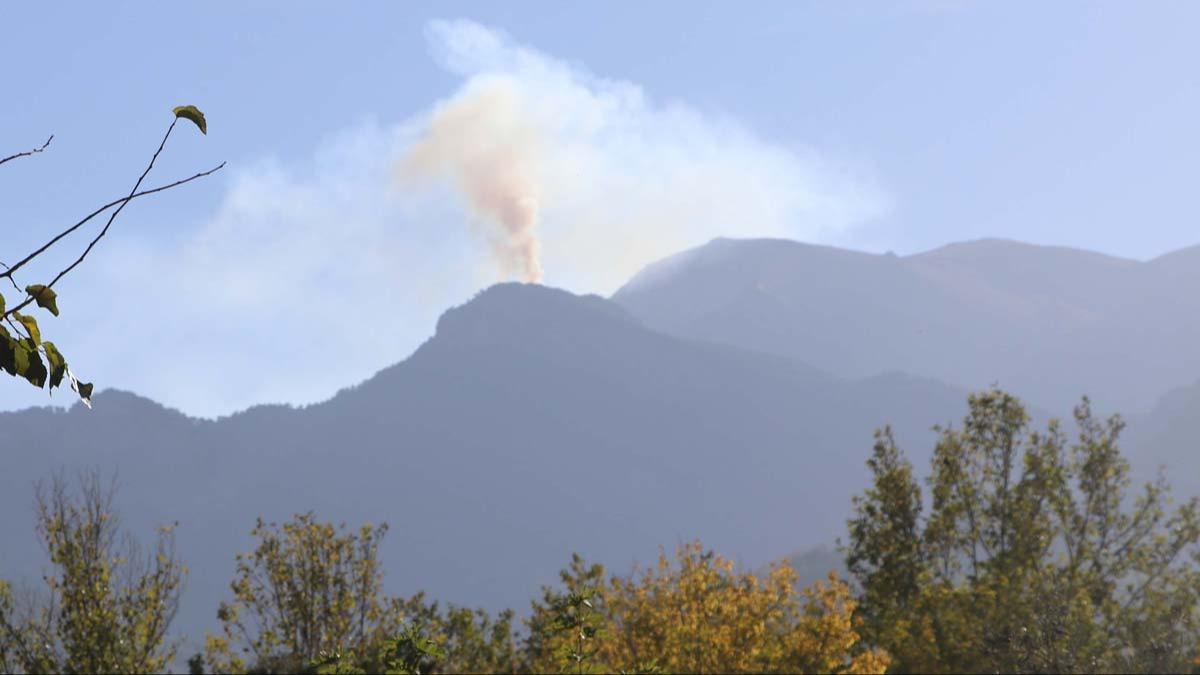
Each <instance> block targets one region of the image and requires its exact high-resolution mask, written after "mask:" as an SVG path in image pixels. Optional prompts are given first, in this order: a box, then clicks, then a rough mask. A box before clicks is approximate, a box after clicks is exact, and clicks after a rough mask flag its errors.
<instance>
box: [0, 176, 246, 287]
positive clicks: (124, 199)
mask: <svg viewBox="0 0 1200 675" xmlns="http://www.w3.org/2000/svg"><path fill="white" fill-rule="evenodd" d="M224 167H225V162H221V163H220V164H218V165H217V166H214V167H213V168H211V169H209V170H208V171H201V172H200V173H197V174H195V175H192V176H188V177H187V178H184V179H181V180H177V181H175V182H174V183H168V184H167V185H160V186H158V187H156V188H151V189H149V190H142V191H141V192H136V193H134V194H131V195H129V196H128V197H122V198H120V199H114V200H113V201H111V202H109V203H107V204H105V205H104V206H101V207H100V208H98V209H96V210H95V211H92V212H91V213H89V214H88V215H86V216H84V218H83V220H80V221H79V222H77V223H75V224H74V225H72V226H70V227H68V228H67V229H65V230H63V231H62V232H60V233H59V234H58V235H57V236H55V237H54V238H53V239H51V240H50V241H48V242H46V243H45V244H43V245H42V247H41V248H39V249H38V250H36V251H34V252H33V253H30V254H29V255H27V256H25V257H24V258H22V259H21V260H20V261H18V262H17V263H16V264H14V265H13V266H12V267H8V269H7V270H5V271H4V272H2V273H0V278H4V277H8V278H9V279H11V278H12V275H13V273H14V272H16V271H17V270H19V269H21V268H22V267H23V266H24V265H25V264H26V263H28V262H29V261H31V260H33V259H34V258H36V257H38V256H39V255H41V254H43V253H45V252H46V249H48V248H50V247H51V246H53V245H55V244H57V243H58V242H59V240H60V239H62V238H63V237H65V236H67V235H69V234H71V233H72V232H74V231H75V230H78V229H79V228H81V227H83V226H84V225H85V224H87V223H88V222H90V221H91V220H92V218H95V217H96V216H98V215H100V214H101V213H104V212H105V211H107V210H109V209H111V208H112V207H114V206H118V205H122V206H123V205H124V204H127V203H129V202H131V201H133V200H135V199H137V198H138V197H145V196H146V195H152V194H154V193H156V192H162V191H163V190H170V189H171V188H174V187H179V186H180V185H183V184H184V183H190V182H192V181H194V180H197V179H199V178H204V177H205V176H210V175H212V174H214V173H216V172H218V171H220V170H221V169H222V168H224ZM0 264H3V263H0ZM6 267H7V265H6Z"/></svg>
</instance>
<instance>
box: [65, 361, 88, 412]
mask: <svg viewBox="0 0 1200 675" xmlns="http://www.w3.org/2000/svg"><path fill="white" fill-rule="evenodd" d="M67 379H68V380H70V381H71V391H73V392H75V393H76V394H79V400H80V401H83V404H84V405H86V406H87V407H88V410H91V409H92V383H91V382H80V381H79V380H78V379H77V378H76V377H75V373H72V372H71V369H70V368H67Z"/></svg>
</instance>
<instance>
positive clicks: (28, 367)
mask: <svg viewBox="0 0 1200 675" xmlns="http://www.w3.org/2000/svg"><path fill="white" fill-rule="evenodd" d="M173 112H174V115H175V117H174V119H173V120H172V122H171V126H170V127H168V128H167V132H166V134H164V135H163V138H162V141H161V142H160V143H159V144H158V149H157V150H155V152H154V155H153V156H152V157H151V158H150V163H149V164H148V165H147V166H146V169H145V170H144V171H143V172H142V175H141V176H139V177H138V179H137V182H136V183H134V185H133V189H132V190H130V191H129V194H128V195H126V196H125V197H123V198H121V199H116V200H113V201H111V202H109V203H108V204H105V205H104V206H101V207H100V208H98V209H96V210H95V211H92V212H91V213H90V214H88V215H87V216H85V217H84V218H83V219H82V220H80V221H79V222H77V223H75V224H74V225H71V226H70V227H68V228H67V229H65V230H63V231H62V232H60V233H59V234H57V235H55V236H54V237H52V238H51V239H50V240H49V241H48V242H46V243H45V244H43V245H41V246H39V247H38V248H37V249H36V250H34V251H33V252H31V253H29V254H28V255H26V256H25V257H23V258H21V259H19V260H16V261H15V262H13V264H11V265H9V264H6V263H3V262H0V267H3V271H0V282H2V281H5V280H7V282H8V283H9V284H11V285H12V287H13V289H14V290H15V291H16V296H15V297H12V301H11V302H8V301H6V300H5V297H4V295H3V294H0V369H3V370H4V371H5V372H7V373H8V374H9V375H12V376H13V377H19V378H23V379H25V380H26V381H27V382H29V383H30V384H32V385H33V386H35V387H38V388H39V389H40V388H42V387H46V386H48V388H49V389H50V390H51V391H53V389H54V388H55V387H57V386H59V385H60V384H61V383H62V381H63V379H64V378H65V379H66V380H67V381H68V382H69V383H70V386H71V388H72V389H73V390H74V391H75V392H76V393H77V394H78V395H79V397H80V399H81V400H82V401H83V402H84V403H85V404H87V405H88V407H91V396H92V384H91V383H88V382H80V381H79V379H78V378H76V376H75V374H74V373H73V372H72V371H71V368H70V366H69V364H68V362H67V358H66V357H65V356H64V355H63V353H62V352H61V351H60V350H59V349H58V347H57V346H56V345H55V344H54V343H53V342H51V341H49V340H43V339H42V331H41V328H40V326H38V322H37V319H36V318H35V317H34V316H33V315H32V314H28V313H22V311H21V310H24V309H26V308H27V307H29V305H31V304H34V303H36V304H37V306H38V307H40V308H42V309H44V310H46V311H47V312H49V313H50V314H52V315H53V316H56V317H57V316H58V292H57V291H55V290H54V287H55V285H56V284H58V282H59V281H61V280H62V278H63V277H65V276H66V275H67V274H68V273H70V272H71V270H73V269H75V268H76V267H78V266H79V265H80V264H81V263H83V261H84V260H85V259H86V258H87V256H88V254H89V253H91V252H92V249H93V248H94V247H95V246H96V244H98V243H99V242H100V240H101V239H103V238H104V235H106V234H108V229H109V227H110V226H112V224H113V221H114V220H116V218H117V216H118V215H120V213H121V211H122V210H124V208H125V207H126V206H127V205H128V204H129V202H131V201H133V200H134V199H138V198H141V197H145V196H147V195H152V194H155V193H158V192H162V191H164V190H170V189H171V188H174V187H178V186H180V185H183V184H184V183H190V182H191V181H193V180H197V179H199V178H203V177H205V176H208V175H210V174H212V173H215V172H216V171H219V170H220V169H221V167H223V166H225V164H224V163H221V164H220V165H218V166H216V167H214V168H212V169H209V170H208V171H202V172H200V173H197V174H195V175H193V176H191V177H189V178H184V179H182V180H177V181H175V182H173V183H169V184H167V185H162V186H159V187H156V188H150V189H147V190H142V189H141V187H142V182H143V181H145V179H146V176H147V175H149V173H150V170H151V169H153V168H154V163H155V161H156V160H157V159H158V156H159V155H160V154H161V153H162V151H163V148H164V147H166V144H167V139H168V138H170V137H171V132H172V131H174V129H175V125H176V123H178V121H179V120H180V119H186V120H189V121H191V122H192V123H193V124H195V125H196V127H197V128H199V129H200V131H201V133H205V134H207V133H208V123H207V121H206V120H205V119H204V115H203V114H202V113H201V112H200V111H199V110H198V109H197V108H196V107H195V106H190V105H189V106H179V107H177V108H175V109H174V111H173ZM52 140H54V137H53V136H51V137H50V138H49V139H47V140H46V142H45V143H44V144H42V145H41V147H38V148H34V149H32V150H27V151H25V152H18V153H14V154H12V155H9V156H7V157H3V158H0V165H3V164H7V163H8V162H12V161H15V160H18V159H21V158H24V157H32V156H34V155H37V154H40V153H42V152H44V151H45V150H46V148H47V147H49V145H50V141H52ZM104 213H108V220H107V221H106V222H105V223H104V226H103V227H102V228H100V231H99V232H98V233H97V234H96V235H95V236H94V237H93V238H92V239H91V241H90V242H89V243H88V245H87V247H86V248H84V249H83V252H82V253H80V255H79V257H78V258H76V259H75V260H74V262H72V263H71V264H69V265H67V266H66V267H65V268H63V269H62V270H60V271H59V272H58V273H57V274H54V275H53V276H52V277H50V278H49V279H43V281H45V283H37V284H29V285H27V286H24V287H22V286H21V285H20V283H18V281H17V277H16V274H17V273H18V272H22V273H24V272H28V271H29V270H28V269H26V266H27V265H29V264H31V263H34V262H36V261H37V260H38V259H39V258H40V257H41V256H42V254H44V253H45V252H46V251H48V250H49V249H50V248H52V247H53V246H55V245H56V244H58V243H59V242H60V241H62V240H63V239H64V238H65V237H67V236H68V235H70V234H71V233H73V232H75V231H76V230H78V229H79V228H81V227H83V226H84V225H86V224H87V223H89V222H91V221H92V220H93V219H95V218H97V217H99V216H101V215H103V214H104ZM40 275H41V273H38V276H40ZM35 278H36V277H35ZM10 328H11V331H10V330H9V329H10Z"/></svg>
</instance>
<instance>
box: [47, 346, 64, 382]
mask: <svg viewBox="0 0 1200 675" xmlns="http://www.w3.org/2000/svg"><path fill="white" fill-rule="evenodd" d="M42 349H43V350H45V352H46V361H47V362H48V363H49V366H50V388H51V389H53V388H55V387H57V386H59V385H60V384H62V379H63V375H65V374H66V373H67V360H66V359H65V358H63V355H62V353H61V352H59V351H58V348H57V347H55V346H54V343H53V342H43V343H42Z"/></svg>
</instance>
